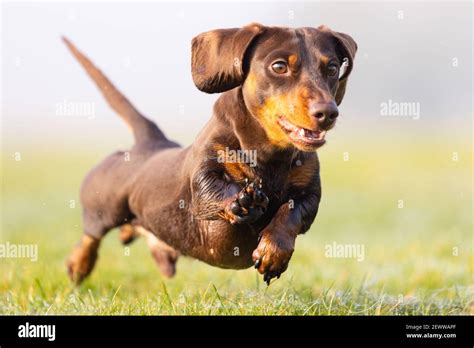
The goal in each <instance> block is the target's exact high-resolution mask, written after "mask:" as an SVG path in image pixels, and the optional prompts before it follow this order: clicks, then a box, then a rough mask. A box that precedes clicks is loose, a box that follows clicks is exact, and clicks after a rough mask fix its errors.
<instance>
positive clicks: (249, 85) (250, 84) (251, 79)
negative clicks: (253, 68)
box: [244, 72, 257, 95]
mask: <svg viewBox="0 0 474 348" xmlns="http://www.w3.org/2000/svg"><path fill="white" fill-rule="evenodd" d="M244 87H245V88H246V89H247V91H248V93H249V94H250V95H254V94H255V92H256V91H257V78H256V77H255V74H254V73H252V72H250V73H249V74H248V76H247V78H246V79H245V82H244Z"/></svg>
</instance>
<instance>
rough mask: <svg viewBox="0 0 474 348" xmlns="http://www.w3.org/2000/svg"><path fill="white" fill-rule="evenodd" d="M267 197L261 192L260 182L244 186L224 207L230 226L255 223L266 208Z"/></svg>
mask: <svg viewBox="0 0 474 348" xmlns="http://www.w3.org/2000/svg"><path fill="white" fill-rule="evenodd" d="M268 201H269V200H268V197H267V195H266V194H265V192H263V191H262V181H261V180H260V181H259V182H258V183H257V182H252V183H250V184H248V183H247V184H246V185H245V187H244V188H243V189H242V191H240V192H239V193H238V194H237V196H236V197H235V198H234V199H232V201H231V202H230V203H229V204H228V205H227V207H226V215H227V216H228V219H229V221H230V223H231V224H244V223H251V222H254V221H256V220H257V219H258V218H259V217H261V216H262V215H263V214H264V213H265V211H266V209H267V206H268Z"/></svg>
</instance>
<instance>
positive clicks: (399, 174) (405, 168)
mask: <svg viewBox="0 0 474 348" xmlns="http://www.w3.org/2000/svg"><path fill="white" fill-rule="evenodd" d="M345 146H347V147H345ZM112 150H113V149H112V148H110V149H108V150H107V151H104V150H100V151H96V152H95V153H93V154H89V155H87V153H86V152H82V151H74V152H69V153H66V151H65V150H62V151H61V150H58V149H55V150H50V151H44V150H38V149H36V150H32V149H31V148H23V147H20V149H15V148H7V149H4V153H3V166H2V216H1V217H2V220H1V236H0V237H1V238H0V242H2V243H4V242H6V241H9V242H10V243H27V244H29V243H35V244H38V248H39V258H38V261H37V262H31V261H29V260H27V259H0V266H1V272H0V313H1V314H140V315H141V314H145V315H152V314H191V315H205V314H224V315H225V314H245V315H247V314H248V315H292V314H296V315H378V314H390V315H412V314H423V315H426V314H445V315H449V314H470V313H472V312H473V308H474V302H473V300H474V296H473V293H474V287H473V283H474V282H473V273H472V272H473V269H472V267H473V258H472V251H473V250H472V244H473V243H472V238H473V237H472V227H473V226H472V169H471V165H472V162H471V158H472V152H471V151H470V150H469V145H468V144H463V143H461V142H459V144H458V146H457V147H456V146H454V145H453V147H452V149H451V147H450V148H446V147H445V146H444V145H441V144H435V143H429V142H426V141H425V142H422V145H417V146H416V148H414V147H413V142H412V141H411V140H410V139H407V141H405V142H399V143H397V144H395V143H391V142H390V141H388V140H386V141H384V140H383V139H381V140H379V141H377V143H376V145H375V146H374V144H368V143H365V144H359V143H356V142H354V144H351V143H348V142H346V144H345V145H344V141H343V139H342V138H340V139H339V140H338V139H337V138H336V137H334V140H333V139H331V143H330V144H328V146H327V147H325V148H323V149H322V150H321V151H320V157H321V162H322V178H323V200H322V203H321V208H320V211H319V214H318V217H317V219H316V221H315V223H314V224H313V226H312V228H311V230H310V231H309V232H308V233H307V234H306V235H304V236H300V237H299V238H298V240H297V245H296V251H295V254H294V256H293V258H292V260H291V262H290V267H289V269H288V271H287V272H285V273H284V274H283V275H282V277H281V278H280V279H279V280H277V281H273V282H272V284H271V285H270V286H269V287H267V286H266V284H265V283H263V280H262V278H261V276H258V275H257V273H256V271H255V270H254V269H253V268H252V269H248V270H242V271H233V270H221V269H218V268H213V267H211V266H208V265H206V264H204V263H202V262H199V261H196V260H193V259H188V258H181V259H180V260H179V261H178V272H177V276H176V277H175V278H174V279H171V280H165V279H163V278H162V277H161V276H160V274H159V272H158V269H157V268H156V266H155V265H154V263H153V260H152V258H151V257H150V255H149V253H148V250H147V248H146V246H145V243H144V241H142V240H138V241H137V242H136V243H134V244H132V245H131V246H130V249H128V251H129V253H128V252H127V249H125V248H124V247H123V246H122V245H121V244H120V243H119V241H118V235H117V231H112V232H110V234H109V235H108V236H107V238H105V239H104V242H103V245H102V247H101V249H100V257H99V261H98V263H97V267H96V269H95V271H94V273H93V274H92V276H91V277H90V278H89V279H88V280H86V281H85V283H84V284H83V285H82V286H81V287H80V288H78V289H75V288H74V287H73V286H71V284H70V283H69V281H68V279H67V277H66V272H65V267H64V260H65V258H66V256H67V255H68V253H69V252H70V250H71V248H72V246H73V245H74V243H76V242H77V241H78V239H79V237H80V235H81V220H80V208H79V206H76V207H75V208H70V206H69V204H70V200H76V202H77V200H78V188H79V184H80V182H81V179H82V177H83V176H84V174H85V173H86V172H87V170H88V169H89V168H90V167H91V166H92V165H93V164H95V163H96V161H97V160H99V159H100V158H102V157H103V156H104V155H105V154H106V153H107V152H111V151H112ZM15 151H21V152H22V160H21V161H19V162H16V161H14V158H13V153H14V152H15ZM344 151H349V152H350V154H349V155H350V159H349V161H343V152H344ZM452 151H458V152H459V158H460V160H459V161H457V162H455V161H452V160H451V153H452ZM400 199H403V202H404V207H403V208H402V209H400V208H398V206H397V205H398V200H400ZM333 241H335V242H337V243H356V244H363V245H364V247H365V258H364V260H363V261H361V262H358V261H357V260H356V259H352V258H340V259H337V258H327V257H325V248H324V246H325V245H326V244H331V243H332V242H333ZM456 251H457V252H456Z"/></svg>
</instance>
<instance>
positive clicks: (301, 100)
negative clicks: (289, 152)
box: [257, 88, 318, 148]
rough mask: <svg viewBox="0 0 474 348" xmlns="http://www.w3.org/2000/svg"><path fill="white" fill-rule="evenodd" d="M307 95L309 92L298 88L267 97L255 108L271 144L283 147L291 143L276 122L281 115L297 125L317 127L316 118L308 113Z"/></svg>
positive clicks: (310, 127)
mask: <svg viewBox="0 0 474 348" xmlns="http://www.w3.org/2000/svg"><path fill="white" fill-rule="evenodd" d="M309 97H310V92H309V91H308V90H307V89H305V88H300V89H298V90H296V91H294V92H292V93H288V94H283V95H279V96H272V97H269V98H267V99H266V100H265V102H264V105H263V106H262V107H260V108H259V109H258V110H257V117H258V119H259V120H260V122H261V124H262V126H263V128H264V129H265V132H266V134H267V136H268V138H269V140H270V142H271V143H272V145H274V146H277V147H283V148H284V147H288V146H289V145H291V144H292V143H291V141H290V139H289V138H288V136H287V134H286V132H285V131H284V130H283V129H282V128H281V127H280V125H279V124H278V118H279V117H281V116H284V117H285V118H286V119H287V120H288V121H290V122H291V123H293V124H294V125H296V126H298V127H303V128H306V129H311V130H315V129H317V127H318V126H317V121H316V119H315V118H313V117H312V116H311V115H310V114H309V110H308V99H309Z"/></svg>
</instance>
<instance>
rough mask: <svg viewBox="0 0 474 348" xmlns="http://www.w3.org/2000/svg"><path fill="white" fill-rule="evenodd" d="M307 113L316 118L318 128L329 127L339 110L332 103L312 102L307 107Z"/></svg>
mask: <svg viewBox="0 0 474 348" xmlns="http://www.w3.org/2000/svg"><path fill="white" fill-rule="evenodd" d="M309 112H310V113H311V115H312V116H314V117H316V119H317V120H318V124H319V126H320V127H322V128H325V127H328V126H330V125H331V124H332V123H333V122H334V121H335V119H336V117H337V116H338V115H339V110H338V109H337V105H336V103H335V102H334V101H331V102H329V103H320V102H314V103H312V104H311V105H310V107H309Z"/></svg>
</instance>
